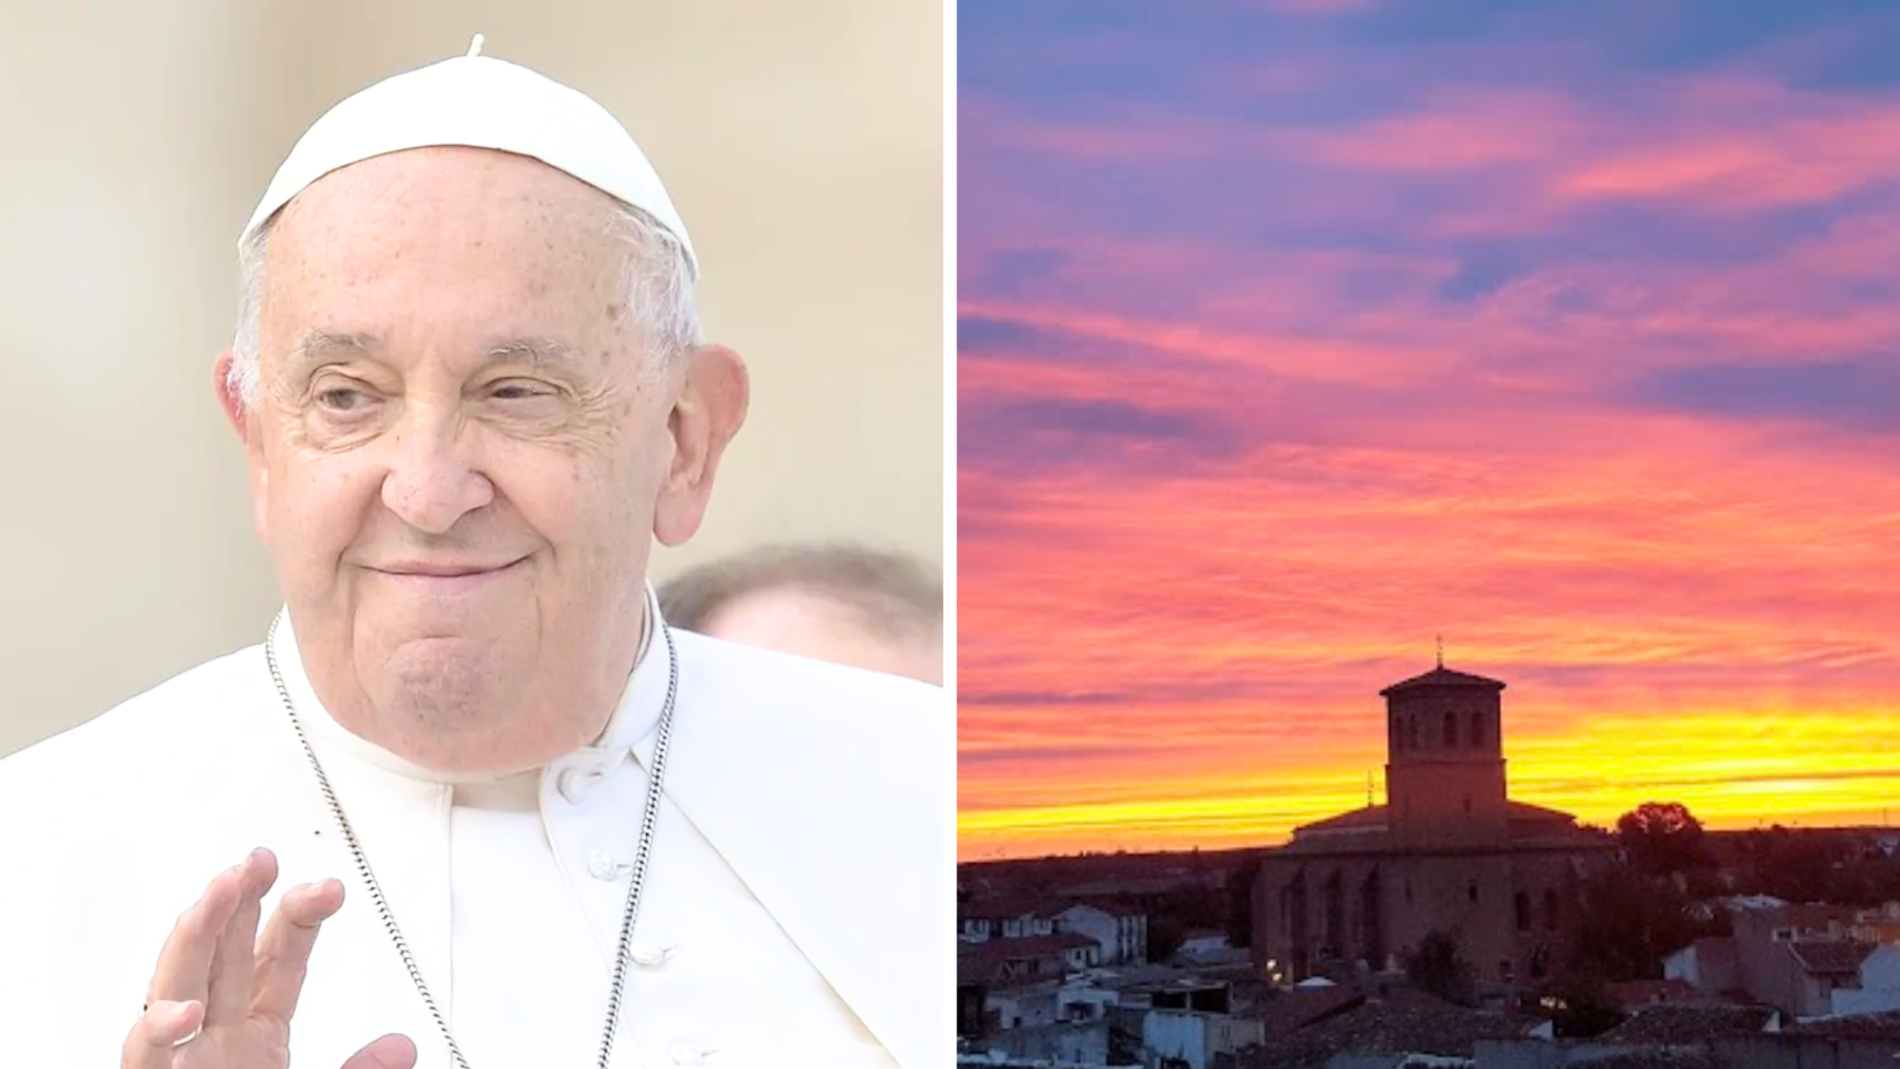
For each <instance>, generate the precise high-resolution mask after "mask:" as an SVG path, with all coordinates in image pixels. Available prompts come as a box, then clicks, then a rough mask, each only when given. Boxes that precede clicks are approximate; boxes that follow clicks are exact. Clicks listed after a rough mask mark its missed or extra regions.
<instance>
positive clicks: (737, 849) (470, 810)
mask: <svg viewBox="0 0 1900 1069" xmlns="http://www.w3.org/2000/svg"><path fill="white" fill-rule="evenodd" d="M673 638H674V641H675V643H676V644H677V647H678V652H679V661H680V672H679V692H678V696H677V704H676V709H675V713H674V724H673V735H672V742H671V748H670V753H669V756H668V758H667V768H666V774H665V781H664V788H665V795H664V799H663V802H662V804H661V807H660V811H659V820H658V826H657V831H656V834H655V838H654V843H653V849H652V856H651V861H650V863H649V871H648V877H647V882H646V887H645V892H644V894H643V897H642V901H641V905H640V914H639V922H638V925H637V927H636V929H635V937H636V938H635V942H634V951H635V954H634V957H635V961H636V964H634V965H632V966H631V967H630V968H629V972H628V976H629V980H628V986H627V989H626V997H625V1002H624V1009H623V1016H622V1020H623V1024H622V1026H621V1029H620V1033H619V1039H618V1041H617V1042H616V1044H615V1049H614V1060H613V1065H614V1066H615V1067H616V1069H634V1067H661V1066H674V1065H709V1066H715V1067H734V1066H827V1067H837V1069H850V1067H857V1066H865V1067H869V1066H892V1065H896V1066H901V1067H903V1069H921V1067H922V1066H925V1065H937V1064H941V1063H942V1061H943V1060H944V1059H945V1058H946V1057H947V1056H948V1052H949V1051H950V1049H951V1044H950V1039H949V1030H948V1027H947V1022H946V1012H945V1011H946V1007H947V1006H948V1003H949V999H948V993H947V988H946V987H945V976H946V975H947V964H946V962H947V953H948V951H947V949H946V947H947V945H948V941H947V940H946V939H945V938H944V936H943V934H942V932H943V930H944V929H943V916H942V914H943V912H944V907H943V902H944V901H945V893H944V888H945V887H946V886H947V881H948V871H947V864H946V860H945V858H946V854H947V849H946V848H947V843H946V842H945V841H944V840H945V829H946V827H947V824H948V820H947V813H946V812H945V810H946V806H947V789H946V788H947V784H946V783H945V775H946V768H945V765H946V761H947V757H946V754H945V752H944V751H945V736H946V734H947V729H946V726H945V724H944V719H945V717H946V714H947V708H946V703H947V698H946V697H945V694H944V692H943V691H942V690H940V689H938V688H935V687H928V686H925V685H923V684H919V683H913V682H911V681H908V680H902V679H898V678H896V677H892V676H885V675H879V674H875V673H870V672H862V671H856V670H852V669H847V668H839V667H835V666H831V665H826V664H820V663H818V662H816V661H808V660H804V659H800V658H794V657H787V656H783V655H779V654H774V653H768V652H764V651H760V650H754V649H750V648H747V647H742V646H738V645H734V644H731V643H725V642H720V641H716V640H713V639H709V638H705V637H702V636H699V635H694V634H689V633H685V632H680V631H674V632H673ZM278 663H279V665H280V666H281V667H282V669H283V672H284V676H285V683H286V685H287V687H288V689H289V690H290V694H291V697H292V700H293V701H294V703H295V704H296V707H297V710H298V714H299V716H300V718H301V719H302V721H303V723H304V726H305V729H306V731H307V732H308V734H309V737H310V742H311V745H312V747H313V748H314V749H315V751H316V754H317V757H318V759H319V760H320V761H321V762H322V763H323V766H324V769H325V771H326V772H327V773H328V774H329V777H330V780H331V782H332V784H333V785H334V787H335V789H336V792H337V795H338V797H339V800H340V801H341V803H342V805H343V808H344V811H345V814H346V816H347V817H348V819H349V821H350V823H351V825H352V826H353V827H354V829H355V831H356V834H357V836H358V838H359V840H360V841H361V844H362V847H363V851H364V853H365V855H366V856H367V858H368V860H369V864H370V867H371V869H372V871H373V872H374V874H375V876H376V879H377V880H378V882H380V883H381V885H382V888H383V891H384V893H385V895H386V896H387V899H388V902H389V906H390V910H391V912H392V914H393V915H394V917H395V920H396V923H397V924H398V925H399V926H400V928H401V930H402V934H403V936H404V937H405V938H406V939H407V941H408V943H409V945H410V947H411V949H412V950H413V952H414V954H415V957H416V959H417V961H418V963H419V965H420V967H421V969H422V972H423V975H424V979H425V981H426V982H427V984H428V986H429V989H430V992H431V994H432V995H433V996H434V997H435V999H436V1002H437V1004H438V1005H439V1006H440V1007H441V1008H442V1010H443V1012H444V1013H445V1015H446V1016H447V1017H448V1021H449V1026H450V1029H451V1031H452V1032H453V1033H454V1035H455V1039H456V1043H457V1044H458V1045H459V1046H460V1048H461V1050H462V1053H463V1054H464V1056H466V1057H467V1059H468V1062H469V1065H470V1066H471V1069H528V1067H534V1069H567V1067H574V1069H585V1067H588V1066H592V1065H594V1064H595V1061H596V1057H597V1052H598V1048H599V1044H600V1038H601V1033H602V1026H603V1024H604V1023H605V1017H606V1008H607V998H608V992H609V985H610V980H611V975H612V968H613V961H614V957H615V953H616V950H617V944H618V941H619V934H620V932H619V928H620V920H621V916H622V912H623V909H624V907H625V904H626V895H627V889H628V879H629V877H628V872H627V864H628V863H629V862H630V861H631V860H632V858H633V855H634V849H635V843H636V841H637V839H638V831H639V824H640V815H641V809H642V805H643V803H644V800H645V794H646V787H647V775H646V770H647V769H648V768H650V767H651V762H652V757H653V746H654V743H655V739H656V734H657V732H656V728H657V725H658V720H659V716H660V710H661V707H662V705H663V703H664V700H665V696H666V689H667V675H668V672H667V657H666V649H665V646H664V643H663V642H661V641H659V640H657V639H651V640H650V641H649V643H648V647H647V648H646V649H645V650H644V651H643V653H642V656H641V659H640V661H639V664H638V667H637V668H636V670H635V672H634V674H633V677H632V679H631V681H630V682H629V685H628V687H627V691H626V694H625V696H624V698H623V699H622V701H621V703H620V705H619V707H618V709H617V710H616V712H615V713H614V716H613V719H612V721H611V722H610V723H609V725H608V727H607V730H606V732H605V733H604V734H603V736H602V737H601V739H599V740H598V741H597V743H596V745H594V746H592V747H589V748H587V749H585V750H582V751H580V752H577V753H574V754H571V755H569V756H567V757H564V758H562V759H560V760H558V761H556V762H554V763H553V764H551V765H549V766H548V767H547V768H545V769H541V770H539V771H537V772H530V773H526V774H523V775H521V776H517V777H512V778H508V779H503V780H490V781H482V782H470V783H451V782H446V781H444V780H443V779H442V778H441V777H438V776H435V775H433V774H431V773H428V772H426V771H423V770H420V769H417V768H414V767H413V766H410V765H408V764H406V763H405V762H403V761H402V760H400V759H399V758H397V757H395V756H394V755H392V754H390V753H388V752H387V751H384V750H382V749H380V748H378V747H375V746H373V745H371V744H369V743H368V742H365V741H364V740H362V739H360V738H357V737H356V736H353V735H351V734H349V733H348V732H346V731H345V730H344V729H343V728H341V727H340V726H339V725H338V724H337V723H336V722H335V721H334V720H332V719H330V717H329V716H328V714H326V713H325V712H324V711H323V708H322V706H321V705H320V703H318V701H317V700H316V697H315V695H314V693H313V692H312V691H311V689H310V684H309V680H308V678H307V677H306V676H305V674H304V670H303V664H302V662H301V660H300V659H299V657H298V656H297V654H296V652H295V638H294V636H293V635H292V634H291V630H290V627H289V626H288V620H285V622H284V626H282V627H280V628H279V631H278ZM257 846H265V847H269V848H270V849H271V850H273V851H274V852H275V853H276V854H277V857H278V859H279V862H280V865H281V874H280V876H279V878H278V882H277V885H276V886H275V887H274V888H273V889H272V892H271V894H270V895H269V896H268V897H266V899H265V901H264V916H265V917H268V916H269V915H270V911H271V910H272V909H274V908H275V906H276V902H277V899H278V898H279V896H280V895H281V894H282V892H283V891H284V890H285V889H287V888H289V887H291V886H293V885H295V884H298V883H304V882H310V881H316V880H320V879H323V878H326V877H337V878H339V879H341V880H342V881H343V883H344V886H345V888H346V898H345V902H344V906H343V909H342V911H341V912H340V913H339V914H338V915H337V916H336V917H334V918H332V919H331V920H330V921H329V922H327V923H326V924H325V925H324V928H323V931H322V934H321V935H320V936H319V937H318V940H317V945H316V951H315V953H314V954H313V956H312V960H311V963H310V971H309V977H308V980H307V982H306V984H305V987H304V993H303V998H302V1000H301V1002H300V1004H299V1006H298V1010H297V1015H296V1018H295V1020H294V1021H293V1024H292V1036H291V1065H292V1066H293V1067H294V1069H337V1067H338V1066H340V1065H341V1064H342V1063H343V1060H344V1059H345V1058H346V1057H348V1056H349V1055H350V1054H351V1053H353V1052H354V1051H355V1050H356V1049H357V1048H359V1047H360V1046H362V1045H363V1044H364V1043H367V1042H368V1041H370V1040H371V1039H374V1038H376V1037H377V1036H380V1035H383V1034H385V1033H388V1032H401V1033H404V1034H406V1035H408V1036H409V1037H411V1038H412V1039H414V1040H415V1041H416V1045H417V1047H418V1049H419V1052H420V1056H421V1057H420V1061H419V1062H418V1069H448V1067H449V1066H450V1065H451V1062H450V1059H449V1056H448V1052H447V1049H446V1045H445V1044H444V1043H443V1042H442V1041H441V1039H440V1033H439V1030H438V1029H437V1027H436V1025H435V1022H434V1021H433V1020H432V1019H431V1018H430V1016H429V1015H428V1013H427V1011H426V1009H425V1008H424V1006H423V1002H422V999H421V996H420V995H419V994H418V993H417V991H416V988H415V985H414V983H413V982H412V980H411V979H410V977H409V975H408V973H407V971H406V970H405V969H404V967H403V965H402V962H401V959H400V958H399V956H398V954H397V952H396V949H395V946H394V944H393V943H392V941H391V939H390V937H389V934H388V933H387V931H386V930H385V928H384V926H383V924H382V922H381V920H380V918H379V917H378V916H377V914H376V910H375V907H374V905H373V903H372V900H371V897H370V895H369V893H368V890H367V888H366V886H365V884H364V882H363V881H362V879H361V878H360V876H359V875H358V874H357V872H356V868H355V863H354V861H353V860H352V857H351V854H350V851H349V849H348V848H347V846H346V845H345V843H344V841H343V838H342V836H341V834H340V833H339V831H338V828H337V825H336V821H335V818H334V817H333V815H332V814H331V812H330V810H329V809H328V807H327V805H326V803H325V802H324V800H323V797H322V794H321V792H320V790H319V788H318V786H317V781H316V776H315V773H314V771H313V770H312V769H311V767H310V763H309V760H308V759H307V757H306V756H305V754H304V752H303V750H302V749H301V747H300V746H299V744H298V742H297V739H296V735H295V733H294V731H293V729H292V725H291V723H290V720H289V716H288V714H287V713H286V712H285V711H284V708H283V706H282V702H281V700H280V698H279V697H278V695H277V693H276V690H275V688H274V685H273V683H272V681H271V678H270V675H269V671H268V668H267V666H266V662H265V657H264V652H263V647H262V646H261V645H260V646H254V647H251V648H249V649H246V650H243V651H241V652H239V653H235V654H232V655H230V656H227V657H223V658H220V659H218V660H215V661H211V662H209V663H207V664H204V665H201V666H200V667H198V668H196V669H193V670H191V671H189V672H187V673H185V674H184V675H181V676H179V677H177V678H175V679H173V680H171V681H169V682H167V683H165V684H163V685H161V686H159V687H157V688H155V689H153V690H151V691H148V692H147V693H145V694H142V695H140V696H139V697H136V698H134V699H132V700H131V701H129V702H126V703H125V704H123V705H121V706H119V707H118V708H116V709H114V710H113V711H111V712H109V713H107V714H106V715H104V716H102V717H99V718H98V719H96V720H94V721H92V722H90V723H87V724H85V725H83V726H81V727H78V728H75V729H73V730H71V731H68V732H66V733H64V734H62V735H59V736H56V737H55V738H52V739H49V740H47V741H46V742H43V743H41V744H39V745H37V746H34V747H30V748H28V749H26V750H24V751H22V752H20V753H18V754H15V755H13V756H12V757H10V758H8V759H6V760H5V761H0V865H4V868H3V870H0V907H3V908H0V1064H3V1065H5V1066H8V1067H11V1066H16V1065H17V1066H21V1067H26V1066H32V1067H34V1069H65V1067H68V1066H70V1067H72V1069H82V1067H83V1069H100V1067H105V1066H113V1065H117V1064H118V1059H119V1050H120V1047H121V1045H122V1043H123V1041H124V1038H125V1035H126V1033H127V1032H128V1031H129V1029H130V1028H131V1026H132V1024H133V1023H134V1021H135V1019H136V1018H137V1016H138V1014H139V1011H140V1007H141V1004H142V1003H143V1002H144V1000H145V994H146V985H147V984H148V983H149V981H150V979H151V974H152V970H153V966H154V965H155V964H156V962H157V958H158V952H159V949H160V948H161V947H162V946H163V944H164V941H165V938H166V936H167V935H168V934H169V932H170V931H171V928H172V925H173V924H174V923H175V921H176V920H177V917H178V915H179V914H180V913H181V912H183V911H184V910H185V909H186V908H187V907H189V906H190V905H191V904H192V903H193V902H195V901H197V899H198V897H199V896H200V895H201V894H202V893H203V891H204V887H205V885H206V884H207V883H208V882H209V881H210V879H211V877H213V876H215V875H216V874H217V873H219V872H220V871H222V870H224V869H225V868H228V867H230V866H231V865H233V864H236V863H237V862H239V861H241V860H242V859H243V858H244V856H245V854H246V853H248V852H249V851H250V850H251V849H252V848H254V847H257Z"/></svg>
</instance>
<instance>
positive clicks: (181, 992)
mask: <svg viewBox="0 0 1900 1069" xmlns="http://www.w3.org/2000/svg"><path fill="white" fill-rule="evenodd" d="M237 902H238V876H237V870H235V869H226V870H225V871H223V872H220V873H218V875H217V876H216V877H215V878H214V879H212V881H211V884H210V885H209V886H208V887H206V888H205V893H204V894H203V895H202V896H201V897H200V898H199V899H198V901H197V902H196V903H194V904H193V905H192V907H191V908H190V909H188V910H186V911H185V912H184V913H182V914H180V915H179V917H178V923H177V924H175V925H173V926H172V931H171V935H170V936H168V937H167V938H166V940H165V946H164V948H163V949H161V950H160V951H159V952H158V967H157V968H156V969H154V970H153V971H152V985H151V988H150V989H149V990H148V991H147V992H146V997H145V1001H146V1002H148V1003H150V1002H158V1001H160V1000H164V1001H168V1002H188V1001H193V1000H196V1001H199V1002H203V1001H204V1000H205V998H206V997H207V996H208V994H209V992H210V980H211V960H212V956H213V955H214V954H215V953H216V952H217V949H218V933H219V932H221V931H223V930H224V926H225V924H226V923H227V922H229V921H230V919H231V914H232V913H233V912H235V911H236V910H237Z"/></svg>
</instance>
